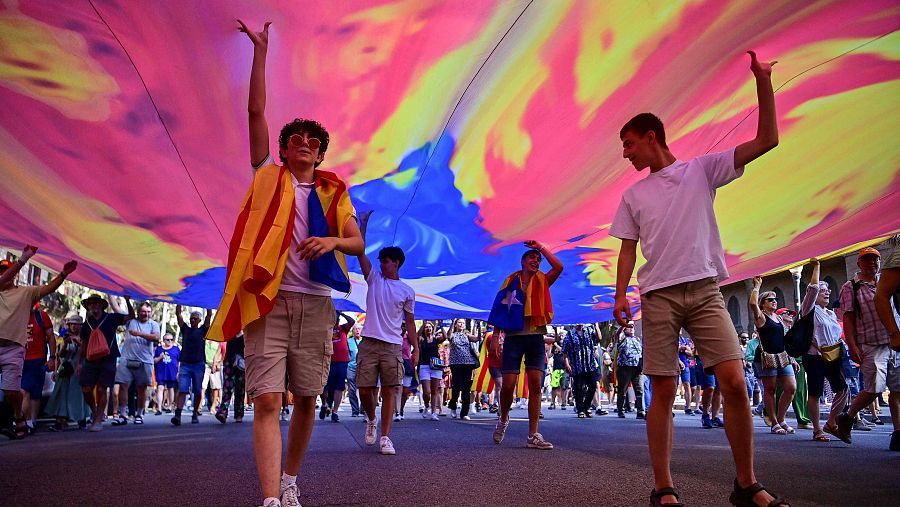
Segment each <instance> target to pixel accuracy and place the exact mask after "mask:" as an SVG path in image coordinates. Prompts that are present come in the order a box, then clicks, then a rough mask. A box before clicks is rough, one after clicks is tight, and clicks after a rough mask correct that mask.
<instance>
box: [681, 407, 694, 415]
mask: <svg viewBox="0 0 900 507" xmlns="http://www.w3.org/2000/svg"><path fill="white" fill-rule="evenodd" d="M684 413H685V414H687V415H690V416H693V415H695V414H694V411H693V410H691V409H689V408H686V409H684Z"/></svg>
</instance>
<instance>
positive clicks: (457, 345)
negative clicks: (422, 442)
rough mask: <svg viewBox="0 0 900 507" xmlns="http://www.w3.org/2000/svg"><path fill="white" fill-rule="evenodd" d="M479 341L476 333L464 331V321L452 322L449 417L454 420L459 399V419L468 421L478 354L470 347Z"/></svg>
mask: <svg viewBox="0 0 900 507" xmlns="http://www.w3.org/2000/svg"><path fill="white" fill-rule="evenodd" d="M480 339H481V337H480V336H479V334H478V333H470V332H469V331H467V330H466V321H465V319H456V320H455V321H454V322H453V331H451V333H450V343H449V347H450V376H451V385H452V393H451V395H450V404H449V406H448V408H449V409H450V416H451V417H452V418H453V419H456V405H457V398H461V402H462V408H460V411H459V417H460V419H463V420H465V421H468V420H469V405H470V401H471V398H472V372H474V371H475V368H477V367H478V353H477V352H476V351H475V350H473V348H472V345H473V344H475V343H478V341H479V340H480Z"/></svg>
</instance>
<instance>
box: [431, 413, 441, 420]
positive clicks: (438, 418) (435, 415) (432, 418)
mask: <svg viewBox="0 0 900 507" xmlns="http://www.w3.org/2000/svg"><path fill="white" fill-rule="evenodd" d="M431 420H432V421H440V420H441V418H440V416H438V415H437V414H431Z"/></svg>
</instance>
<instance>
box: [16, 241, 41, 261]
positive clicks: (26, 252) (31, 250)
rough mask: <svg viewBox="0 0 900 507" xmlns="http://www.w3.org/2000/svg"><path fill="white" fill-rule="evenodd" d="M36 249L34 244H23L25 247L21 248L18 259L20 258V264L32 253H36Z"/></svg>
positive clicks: (32, 254)
mask: <svg viewBox="0 0 900 507" xmlns="http://www.w3.org/2000/svg"><path fill="white" fill-rule="evenodd" d="M37 251H38V249H37V247H36V246H32V245H25V248H23V249H22V256H21V257H20V259H22V264H25V263H26V262H28V259H30V258H31V257H32V256H34V254H36V253H37Z"/></svg>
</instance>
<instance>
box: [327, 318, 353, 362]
mask: <svg viewBox="0 0 900 507" xmlns="http://www.w3.org/2000/svg"><path fill="white" fill-rule="evenodd" d="M331 346H332V348H333V349H334V351H333V352H332V353H331V361H332V362H334V363H349V362H350V345H348V344H347V332H346V331H344V330H343V329H342V328H341V326H334V328H333V329H332V330H331Z"/></svg>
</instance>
